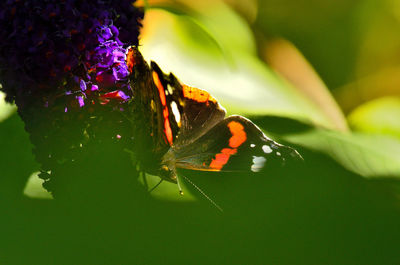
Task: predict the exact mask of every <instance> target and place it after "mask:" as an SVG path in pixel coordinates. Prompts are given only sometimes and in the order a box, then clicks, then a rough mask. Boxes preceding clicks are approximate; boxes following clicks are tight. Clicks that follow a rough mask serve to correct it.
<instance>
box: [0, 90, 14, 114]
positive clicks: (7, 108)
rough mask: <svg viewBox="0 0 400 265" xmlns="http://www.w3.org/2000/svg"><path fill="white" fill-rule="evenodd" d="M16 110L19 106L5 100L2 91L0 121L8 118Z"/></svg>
mask: <svg viewBox="0 0 400 265" xmlns="http://www.w3.org/2000/svg"><path fill="white" fill-rule="evenodd" d="M0 86H1V85H0ZM16 110H17V108H16V107H15V105H13V104H10V103H7V102H6V101H5V94H4V93H3V92H1V91H0V122H2V121H4V120H6V119H7V118H8V117H10V116H11V115H12V114H13V113H14V112H15V111H16Z"/></svg>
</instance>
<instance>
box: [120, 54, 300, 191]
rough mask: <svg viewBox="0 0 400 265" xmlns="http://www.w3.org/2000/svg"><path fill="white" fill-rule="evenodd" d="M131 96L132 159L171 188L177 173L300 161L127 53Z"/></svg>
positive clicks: (243, 120) (215, 103)
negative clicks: (133, 151) (133, 146)
mask: <svg viewBox="0 0 400 265" xmlns="http://www.w3.org/2000/svg"><path fill="white" fill-rule="evenodd" d="M127 65H128V67H129V71H130V72H131V75H132V78H131V87H132V88H133V91H134V100H133V103H132V104H133V113H134V115H135V119H134V120H135V128H136V129H135V135H136V136H137V138H136V141H135V150H136V153H138V154H139V156H140V157H141V158H140V159H139V160H140V166H141V168H142V170H143V171H145V172H148V173H150V174H154V175H158V176H160V177H161V178H162V179H164V180H167V181H170V182H173V183H176V182H177V172H176V171H177V168H185V169H192V170H201V171H231V172H238V171H249V172H259V171H261V170H263V169H264V168H268V167H273V166H277V165H278V166H281V165H283V164H285V163H286V161H287V160H291V159H299V158H301V156H300V155H299V154H298V153H297V151H296V150H294V149H292V148H290V147H287V146H284V145H281V144H278V143H276V142H275V141H273V140H272V139H270V138H268V137H267V136H265V135H264V133H263V132H262V131H261V130H260V129H259V128H258V127H257V126H256V125H255V124H253V123H252V122H251V121H250V120H248V119H246V118H244V117H242V116H238V115H233V116H229V117H227V118H226V117H225V114H226V111H225V109H224V108H223V107H222V106H221V105H220V104H219V103H218V101H217V100H216V99H215V98H213V97H212V96H211V95H210V94H209V93H208V92H207V91H204V90H201V89H197V88H193V87H190V86H187V85H184V84H181V83H180V82H179V80H178V79H177V78H176V77H175V76H174V75H173V74H172V73H170V74H169V75H166V74H164V73H163V72H162V71H161V69H160V68H159V67H158V65H157V64H156V63H154V62H151V64H150V66H149V65H148V64H147V63H146V62H145V61H144V59H143V57H142V55H141V54H140V52H139V51H138V50H137V49H136V48H135V47H131V48H130V49H129V52H128V54H127Z"/></svg>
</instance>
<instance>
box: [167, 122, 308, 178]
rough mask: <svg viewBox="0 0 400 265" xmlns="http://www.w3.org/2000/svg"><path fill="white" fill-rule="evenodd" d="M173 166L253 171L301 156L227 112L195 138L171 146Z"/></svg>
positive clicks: (209, 169)
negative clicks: (206, 130) (194, 139)
mask: <svg viewBox="0 0 400 265" xmlns="http://www.w3.org/2000/svg"><path fill="white" fill-rule="evenodd" d="M174 153H175V159H176V164H175V165H176V167H178V168H186V169H192V170H204V171H253V172H259V171H261V170H262V169H263V168H269V167H275V166H282V165H284V164H285V163H286V162H287V161H288V160H293V159H294V160H297V159H301V156H300V155H299V153H298V152H297V151H296V150H294V149H293V148H291V147H288V146H284V145H281V144H278V143H276V142H274V141H273V140H271V139H269V138H268V137H267V136H265V134H264V133H263V132H262V131H261V130H260V129H259V128H258V127H257V126H256V125H255V124H254V123H252V122H251V121H250V120H248V119H246V118H244V117H241V116H230V117H228V118H226V119H224V120H222V121H220V122H219V123H218V124H216V125H215V126H214V127H213V128H212V129H210V130H209V131H208V132H207V133H206V134H204V135H203V136H201V137H200V138H198V139H197V140H196V141H195V142H193V143H191V144H189V145H186V146H182V147H180V146H177V147H176V148H175V149H174Z"/></svg>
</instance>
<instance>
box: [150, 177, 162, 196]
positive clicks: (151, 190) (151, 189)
mask: <svg viewBox="0 0 400 265" xmlns="http://www.w3.org/2000/svg"><path fill="white" fill-rule="evenodd" d="M163 181H164V180H163V179H160V181H159V182H158V183H157V184H156V185H155V186H154V187H153V188H151V190H149V193H151V192H152V191H153V190H155V189H156V188H157V187H158V186H159V185H160V184H161V183H162V182H163Z"/></svg>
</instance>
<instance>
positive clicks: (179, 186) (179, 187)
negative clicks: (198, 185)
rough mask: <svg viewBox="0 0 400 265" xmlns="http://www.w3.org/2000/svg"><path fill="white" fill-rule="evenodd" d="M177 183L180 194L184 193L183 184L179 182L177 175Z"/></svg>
mask: <svg viewBox="0 0 400 265" xmlns="http://www.w3.org/2000/svg"><path fill="white" fill-rule="evenodd" d="M176 184H178V189H179V194H180V195H183V190H182V187H181V184H180V183H179V177H178V176H176Z"/></svg>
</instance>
